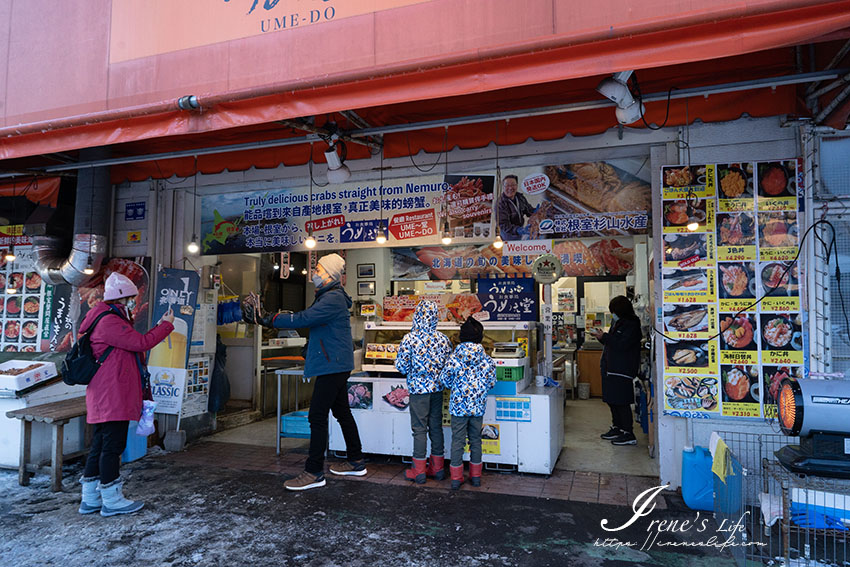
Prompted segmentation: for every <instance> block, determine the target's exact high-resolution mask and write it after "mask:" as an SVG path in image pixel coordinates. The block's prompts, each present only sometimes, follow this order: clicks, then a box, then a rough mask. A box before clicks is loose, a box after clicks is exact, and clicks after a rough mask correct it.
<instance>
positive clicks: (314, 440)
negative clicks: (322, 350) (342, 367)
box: [304, 372, 363, 474]
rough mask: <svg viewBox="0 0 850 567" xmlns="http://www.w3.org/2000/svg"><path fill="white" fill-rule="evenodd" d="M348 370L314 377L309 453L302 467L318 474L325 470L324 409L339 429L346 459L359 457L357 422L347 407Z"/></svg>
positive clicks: (354, 459)
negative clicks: (331, 414)
mask: <svg viewBox="0 0 850 567" xmlns="http://www.w3.org/2000/svg"><path fill="white" fill-rule="evenodd" d="M350 374H351V372H338V373H336V374H324V375H322V376H316V385H315V387H314V388H313V397H312V399H311V400H310V413H309V414H308V415H307V419H308V420H309V421H310V454H309V456H308V457H307V463H306V464H305V465H304V470H306V471H307V472H309V473H312V474H319V473H320V472H324V470H325V451H326V450H327V448H328V412H329V411H330V412H333V414H334V417H335V418H336V420H337V421H338V422H339V427H340V429H342V436H343V438H344V439H345V450H346V452H347V453H348V460H349V461H359V460H360V459H362V458H363V448H362V447H361V445H360V434H359V433H358V431H357V422H356V421H354V416H353V415H351V408H350V407H349V406H348V377H349V375H350Z"/></svg>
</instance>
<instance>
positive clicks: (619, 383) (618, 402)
mask: <svg viewBox="0 0 850 567" xmlns="http://www.w3.org/2000/svg"><path fill="white" fill-rule="evenodd" d="M608 309H609V310H610V311H611V314H612V316H613V317H614V324H613V325H611V329H609V331H608V332H607V333H603V332H601V331H599V330H595V331H592V333H593V335H594V336H595V337H596V338H597V339H598V340H599V342H601V343H602V344H603V345H604V350H603V351H602V361H601V370H602V401H604V402H605V403H606V404H608V407H610V408H611V421H612V425H611V429H610V430H609V431H608V432H607V433H603V434H602V436H601V437H602V439H605V440H609V441H611V443H613V444H614V445H636V444H637V439H635V435H634V420H633V419H632V404H633V403H634V401H635V389H634V384H633V383H634V379H635V377H637V374H638V370H639V369H640V343H641V331H640V319H638V316H637V315H635V311H634V309H633V308H632V304H631V302H630V301H629V300H628V299H627V298H625V297H623V296H622V295H618V296H617V297H615V298H614V299H612V300H611V302H610V303H609V304H608Z"/></svg>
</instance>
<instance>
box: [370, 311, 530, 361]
mask: <svg viewBox="0 0 850 567" xmlns="http://www.w3.org/2000/svg"><path fill="white" fill-rule="evenodd" d="M482 325H483V326H484V340H483V341H482V344H483V345H484V349H485V350H486V351H487V353H488V354H492V353H493V348H494V346H495V343H501V342H519V343H520V344H521V345H523V346H524V348H525V349H526V354H527V355H528V358H529V360H531V361H532V365H533V363H534V362H536V360H537V333H536V332H534V330H535V323H533V322H527V321H521V322H516V323H495V322H493V323H491V322H487V321H485V322H483V323H482ZM410 327H411V323H410V322H403V323H395V322H392V323H391V322H369V321H367V322H366V323H365V324H364V326H363V366H362V370H363V371H364V372H369V373H379V374H380V373H387V372H395V366H394V361H395V354H396V351H397V350H398V345H399V344H401V340H402V339H403V338H404V335H405V334H407V333H408V332H409V331H410ZM437 330H439V331H440V332H442V333H445V335H446V336H448V337H449V340H451V341H452V344H453V345H457V344H458V335H459V334H460V325H458V324H453V323H439V324H438V325H437Z"/></svg>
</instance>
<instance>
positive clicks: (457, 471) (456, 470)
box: [449, 465, 463, 490]
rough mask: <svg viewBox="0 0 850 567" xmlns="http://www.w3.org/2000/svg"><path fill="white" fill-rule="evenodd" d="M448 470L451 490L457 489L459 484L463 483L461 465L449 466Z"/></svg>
mask: <svg viewBox="0 0 850 567" xmlns="http://www.w3.org/2000/svg"><path fill="white" fill-rule="evenodd" d="M449 472H450V473H451V475H452V490H458V489H459V488H460V485H461V484H463V465H460V466H457V467H456V466H454V465H452V466H450V467H449Z"/></svg>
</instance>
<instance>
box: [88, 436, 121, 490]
mask: <svg viewBox="0 0 850 567" xmlns="http://www.w3.org/2000/svg"><path fill="white" fill-rule="evenodd" d="M129 426H130V422H129V421H107V422H104V423H95V424H94V436H93V437H92V441H91V450H90V451H89V456H88V458H86V469H85V472H84V473H83V476H86V477H94V476H99V477H100V483H101V484H108V483H110V482H112V481H113V480H115V479H117V478H118V467H119V466H120V465H121V453H123V452H124V448H125V447H126V446H127V429H128V428H129Z"/></svg>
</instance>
